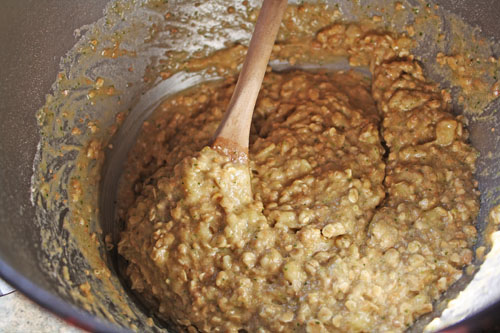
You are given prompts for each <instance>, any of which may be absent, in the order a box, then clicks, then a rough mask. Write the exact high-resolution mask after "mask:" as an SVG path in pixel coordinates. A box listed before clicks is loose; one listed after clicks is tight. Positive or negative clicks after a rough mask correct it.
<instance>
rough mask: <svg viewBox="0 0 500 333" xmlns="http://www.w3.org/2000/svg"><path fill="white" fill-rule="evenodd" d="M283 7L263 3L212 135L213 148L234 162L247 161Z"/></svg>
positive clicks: (268, 0) (277, 0) (276, 1)
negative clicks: (252, 130) (230, 94)
mask: <svg viewBox="0 0 500 333" xmlns="http://www.w3.org/2000/svg"><path fill="white" fill-rule="evenodd" d="M286 6H287V0H264V2H263V4H262V8H261V10H260V13H259V17H258V18H257V23H256V24H255V30H254V32H253V35H252V39H251V40H250V46H249V47H248V51H247V55H246V58H245V62H244V63H243V68H242V69H241V72H240V76H239V77H238V82H237V83H236V87H235V89H234V92H233V96H232V97H231V101H230V102H229V107H228V108H227V110H226V113H225V115H224V119H223V120H222V122H221V124H220V125H219V128H218V129H217V131H216V132H215V139H214V142H213V144H212V147H213V148H214V149H217V150H219V151H221V152H222V153H224V154H227V155H229V156H230V157H231V158H232V160H233V161H237V162H242V163H246V162H247V161H248V141H249V137H250V125H251V123H252V114H253V109H254V107H255V103H256V101H257V96H258V94H259V90H260V87H261V85H262V80H263V79H264V74H265V73H266V68H267V64H268V62H269V57H270V56H271V51H272V49H273V45H274V41H275V40H276V35H277V34H278V29H279V27H280V24H281V19H282V18H283V13H284V12H285V9H286Z"/></svg>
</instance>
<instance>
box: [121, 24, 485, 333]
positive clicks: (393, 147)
mask: <svg viewBox="0 0 500 333" xmlns="http://www.w3.org/2000/svg"><path fill="white" fill-rule="evenodd" d="M352 27H353V26H347V27H344V28H339V27H337V26H335V27H332V29H333V30H331V31H328V29H324V30H322V32H321V33H319V34H318V36H317V39H316V40H315V41H314V42H315V43H316V44H315V45H316V46H317V47H321V48H322V49H323V50H324V51H325V52H328V50H329V49H330V48H334V47H335V45H334V44H335V43H337V42H336V41H339V40H340V41H343V42H342V43H344V44H346V43H347V44H349V43H350V44H349V45H344V46H342V47H345V49H346V50H347V51H346V52H347V53H348V54H350V56H351V58H352V60H353V61H355V62H357V64H362V65H369V66H370V69H371V72H372V75H373V78H372V82H371V85H370V82H369V80H367V79H366V78H364V77H362V76H360V75H359V74H355V73H337V74H331V73H330V74H325V73H305V72H300V71H294V72H290V73H285V74H276V73H268V75H267V76H266V78H265V81H264V84H263V88H262V91H261V94H260V97H259V100H258V104H257V106H256V111H255V115H254V122H253V128H252V134H251V144H250V152H249V154H250V165H249V168H250V173H249V172H248V166H245V165H240V164H234V163H232V162H231V161H230V160H229V158H227V157H225V156H221V155H220V154H219V153H217V152H216V151H214V150H212V149H210V148H208V147H206V148H203V147H204V146H207V145H209V143H210V138H211V136H212V134H213V133H214V131H215V128H216V127H217V125H218V122H219V121H220V119H221V118H222V114H223V111H224V109H225V107H226V105H227V103H228V102H229V98H230V96H231V93H232V89H233V88H234V78H233V79H228V80H226V81H225V82H222V83H219V84H216V85H213V84H212V85H204V86H201V87H197V88H196V89H195V90H192V91H189V92H186V93H184V94H181V95H178V96H176V97H173V98H172V99H169V100H168V101H166V102H165V103H164V104H163V105H162V106H161V108H160V109H159V110H158V113H157V114H156V116H154V117H153V118H152V119H151V120H150V121H149V122H147V123H146V124H145V133H147V135H144V136H142V137H141V139H140V140H139V141H138V144H137V146H136V148H135V149H134V151H133V152H132V155H131V158H130V164H129V167H128V169H127V173H126V175H125V177H126V178H128V180H129V181H130V182H131V183H135V188H134V187H130V188H129V189H128V192H127V193H125V195H124V196H123V198H124V199H123V200H124V201H126V202H127V203H130V209H128V211H126V213H125V212H124V214H125V216H126V220H127V221H126V229H125V231H124V232H123V233H122V236H121V241H120V243H119V252H120V253H121V254H122V256H124V257H125V258H126V259H127V260H128V262H129V264H128V268H127V274H128V276H129V278H130V281H131V285H132V288H133V289H134V290H136V291H138V292H140V293H141V294H142V295H143V296H144V297H145V298H147V299H150V300H154V301H155V302H156V303H157V308H156V311H157V312H158V313H159V314H160V315H161V316H163V317H165V318H169V319H172V320H173V321H174V322H176V323H177V324H179V325H181V326H184V327H186V329H187V330H188V331H195V330H199V331H203V332H208V331H216V332H217V331H219V332H238V331H239V330H241V329H244V330H247V331H248V332H256V331H257V332H290V331H299V332H300V331H307V332H335V331H339V332H340V331H353V332H356V331H357V332H371V331H403V330H405V329H406V328H407V327H408V326H409V325H411V324H412V323H413V321H414V320H415V319H416V318H417V317H418V316H420V315H422V314H424V313H427V312H429V311H431V310H432V301H433V300H435V299H437V298H438V297H439V296H440V294H441V293H442V292H443V291H444V290H446V289H447V288H448V287H449V286H450V285H451V284H452V283H453V282H454V281H456V280H457V279H458V278H459V277H460V276H461V274H462V267H463V266H464V265H467V264H468V263H470V261H471V260H472V255H473V254H472V251H471V250H470V248H471V247H472V245H473V243H474V241H475V237H476V229H475V227H474V225H473V222H474V219H475V216H476V214H477V211H478V208H479V206H478V200H477V197H478V193H477V191H476V190H475V188H476V185H477V184H476V183H475V181H474V179H473V172H474V162H475V158H476V152H475V151H474V149H473V148H471V147H470V146H469V145H468V144H467V143H466V140H467V131H466V130H465V129H464V127H463V124H462V122H461V119H457V118H455V117H453V116H452V114H451V113H450V109H449V105H448V103H449V100H448V95H447V94H446V93H444V92H441V91H440V90H439V89H438V87H437V86H436V85H434V84H431V83H429V82H427V81H426V80H425V77H424V75H423V72H422V69H421V67H420V65H419V64H418V63H417V62H416V61H414V60H413V59H412V57H411V55H410V54H409V53H408V52H407V51H406V50H405V49H404V47H401V45H400V44H398V40H397V39H395V38H393V37H391V36H390V35H388V34H382V33H373V32H372V31H364V32H363V30H362V29H358V28H356V26H354V28H352ZM345 34H348V35H349V37H348V38H347V37H346V36H345ZM329 39H332V40H331V41H329ZM153 134H154V135H153ZM384 146H385V147H384ZM249 175H250V178H249ZM141 179H145V180H144V181H141ZM248 182H251V187H252V193H249V192H246V191H245V190H244V189H246V188H248V187H247V186H245V184H247V183H248ZM127 198H128V199H127Z"/></svg>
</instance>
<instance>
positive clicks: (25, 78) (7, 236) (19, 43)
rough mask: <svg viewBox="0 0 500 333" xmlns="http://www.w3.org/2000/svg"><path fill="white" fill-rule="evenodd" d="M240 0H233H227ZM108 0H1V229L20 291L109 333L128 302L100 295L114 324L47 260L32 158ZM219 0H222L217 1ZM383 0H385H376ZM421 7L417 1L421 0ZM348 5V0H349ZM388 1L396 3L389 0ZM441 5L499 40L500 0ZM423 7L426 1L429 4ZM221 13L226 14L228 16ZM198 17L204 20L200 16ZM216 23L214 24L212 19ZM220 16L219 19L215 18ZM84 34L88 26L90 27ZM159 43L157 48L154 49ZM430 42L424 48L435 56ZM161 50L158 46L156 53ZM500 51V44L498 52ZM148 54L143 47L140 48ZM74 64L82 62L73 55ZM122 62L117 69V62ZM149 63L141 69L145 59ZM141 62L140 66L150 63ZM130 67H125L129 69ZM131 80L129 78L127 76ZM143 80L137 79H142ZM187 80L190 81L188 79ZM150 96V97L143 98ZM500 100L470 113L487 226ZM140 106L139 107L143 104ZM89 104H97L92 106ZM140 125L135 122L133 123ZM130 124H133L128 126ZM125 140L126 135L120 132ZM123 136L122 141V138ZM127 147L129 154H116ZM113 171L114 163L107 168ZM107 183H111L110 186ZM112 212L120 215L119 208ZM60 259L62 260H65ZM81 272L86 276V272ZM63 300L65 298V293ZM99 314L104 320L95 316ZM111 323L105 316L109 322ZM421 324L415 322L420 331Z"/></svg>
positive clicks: (494, 191) (1, 265)
mask: <svg viewBox="0 0 500 333" xmlns="http://www.w3.org/2000/svg"><path fill="white" fill-rule="evenodd" d="M228 1H231V0H228ZM106 2H107V1H99V0H89V1H85V2H82V1H77V0H73V1H63V0H46V1H43V2H42V1H13V0H12V1H4V2H2V3H1V4H0V43H1V44H0V45H2V47H1V48H0V80H1V81H0V82H1V83H0V227H1V228H0V230H1V231H2V241H1V242H0V273H1V274H2V275H4V276H5V278H6V279H8V280H9V282H10V283H11V284H13V285H15V286H16V287H17V288H18V289H20V290H22V291H24V292H25V293H27V294H28V295H30V297H32V298H33V299H35V300H36V301H37V302H39V303H41V304H43V305H44V306H46V307H48V308H50V309H51V310H52V311H56V312H58V313H59V314H60V315H63V316H69V317H71V318H73V320H75V321H76V322H78V323H80V325H84V326H86V327H88V328H93V329H97V330H100V331H115V330H120V328H119V325H120V324H123V323H122V322H121V321H120V318H121V315H118V313H119V312H120V311H119V310H120V307H121V304H113V303H108V302H106V301H102V302H101V300H100V299H98V300H97V301H96V303H99V304H98V305H100V306H103V307H109V308H110V313H111V315H110V316H111V317H113V318H115V320H116V321H118V325H113V326H111V325H110V324H109V322H107V320H106V319H103V318H104V317H105V316H104V314H103V313H101V312H99V311H98V310H95V309H91V310H89V311H86V310H83V308H82V305H81V303H80V302H79V300H78V299H77V298H75V297H73V296H72V294H71V291H72V290H71V288H69V287H68V285H66V284H63V283H62V282H61V280H60V279H59V275H60V272H59V271H52V270H50V269H48V268H47V267H46V266H43V265H41V264H40V259H42V258H44V257H45V256H46V253H45V248H44V246H45V244H43V243H42V239H41V236H40V230H39V228H40V224H39V223H37V222H36V217H35V210H34V207H33V205H32V204H31V201H30V179H31V176H32V173H33V172H32V164H33V159H34V156H35V152H36V148H37V143H38V141H39V136H38V132H37V126H36V121H35V112H36V111H37V110H38V109H39V108H40V107H41V106H42V105H43V103H44V100H45V94H46V93H48V92H49V91H50V88H51V85H52V83H53V82H54V81H55V77H56V74H57V72H58V71H59V59H60V58H61V57H63V56H64V55H65V54H66V52H67V51H68V50H69V49H71V47H72V46H73V45H74V44H75V43H76V41H77V38H75V37H74V35H73V31H74V29H76V28H79V27H80V26H82V25H84V24H88V23H92V22H95V21H96V20H97V19H99V18H100V17H101V16H102V10H103V8H104V6H105V4H106ZM214 2H215V1H214ZM375 2H376V3H379V2H380V3H382V2H386V1H375ZM412 2H413V3H414V4H415V5H416V4H418V3H419V1H417V0H414V1H413V0H412ZM341 3H342V4H343V5H345V4H347V5H346V6H348V4H349V2H348V1H343V2H341ZM386 3H387V2H386ZM391 3H392V2H391ZM439 3H440V5H441V6H442V7H444V8H445V9H449V10H451V11H452V12H455V13H458V14H460V15H462V16H463V17H464V19H465V20H466V21H468V22H471V23H472V24H474V25H479V26H481V27H482V28H483V33H484V34H485V35H487V36H489V37H491V38H495V39H497V40H500V29H498V27H497V21H498V17H500V5H499V4H497V1H495V0H482V1H472V0H471V1H466V0H459V1H454V0H442V1H439ZM422 5H425V3H423V2H422ZM172 6H175V4H174V5H172ZM172 8H173V9H175V10H181V9H182V8H183V9H184V10H186V11H188V10H189V6H185V8H184V7H182V2H179V5H178V7H175V8H174V7H172ZM218 10H220V8H219V9H218ZM221 17H222V14H221ZM198 23H199V22H198ZM204 23H206V24H208V23H209V22H204ZM211 23H213V22H211ZM83 34H85V31H84V32H83ZM248 36H249V34H248V33H246V32H245V31H244V30H237V29H236V28H235V29H234V31H233V32H232V34H227V35H224V36H223V37H221V38H220V39H219V40H218V41H217V42H215V43H214V42H213V41H212V42H210V41H207V40H204V39H203V38H201V37H200V39H199V40H198V42H200V43H206V45H207V46H208V47H212V48H220V47H222V46H223V41H224V40H225V39H227V38H230V37H232V38H235V39H239V40H245V39H247V38H248ZM194 46H195V45H194V42H193V41H187V40H178V41H174V40H172V41H171V45H170V47H172V48H174V49H175V48H176V47H177V48H179V47H183V48H186V49H189V48H190V47H194ZM154 47H156V48H157V49H154ZM162 48H165V45H163V44H160V43H158V45H153V46H152V47H151V49H150V50H149V49H148V50H142V51H140V52H139V57H138V58H140V57H141V56H142V57H144V59H137V62H138V63H140V61H141V60H142V61H143V62H144V63H147V62H150V63H153V64H154V61H155V60H154V59H149V57H151V58H153V57H154V56H158V54H154V52H161V53H163V52H164V50H163V49H162ZM430 49H431V48H422V51H425V52H428V53H425V52H424V55H425V54H427V56H428V55H429V54H430V51H429V50H430ZM155 50H156V51H155ZM497 51H498V50H494V52H497ZM141 52H143V53H141ZM497 55H498V54H497ZM73 64H76V62H75V63H73ZM125 65H126V64H125V63H124V64H121V63H119V62H116V63H113V64H111V65H110V67H109V68H104V69H103V68H97V69H93V72H91V73H90V75H96V72H98V71H99V70H101V71H107V72H109V75H115V76H116V77H117V80H120V78H121V80H122V81H123V82H125V81H124V80H125V79H124V76H120V75H122V74H121V73H122V72H126V68H127V67H123V68H122V67H120V66H125ZM113 66H115V67H113ZM141 66H142V67H141ZM141 66H139V68H141V70H143V69H144V68H145V64H143V65H141ZM120 69H121V70H120ZM141 70H138V71H137V72H138V73H133V74H130V75H135V76H134V77H128V78H127V80H132V79H134V80H136V81H137V82H138V83H137V87H134V89H133V90H131V92H134V94H138V95H140V92H141V89H146V88H147V87H146V85H144V84H142V83H139V81H140V78H141V73H140V71H141ZM197 80H198V79H197V78H196V77H190V76H189V75H188V76H183V75H178V76H175V77H173V78H171V80H167V81H165V83H164V86H157V87H156V88H155V89H152V90H150V92H149V93H148V94H146V95H143V96H142V97H141V98H140V99H137V98H133V97H134V96H128V97H127V98H128V99H126V100H123V105H126V106H130V107H131V108H132V113H131V115H132V116H133V117H136V118H135V121H137V120H138V119H143V118H144V117H145V116H146V114H145V113H144V112H143V111H144V110H145V109H148V107H149V110H150V109H151V106H152V105H154V104H155V103H157V102H158V100H159V99H161V97H160V96H159V94H161V93H159V91H160V92H163V93H164V92H165V91H166V90H164V89H171V91H170V92H174V91H176V90H178V89H180V88H182V87H184V86H189V85H191V84H193V83H194V82H197ZM123 82H122V83H123ZM134 82H135V81H134ZM180 83H182V85H181V84H180ZM141 103H142V104H141ZM498 108H499V103H498V101H497V102H495V103H493V104H492V105H491V106H490V107H489V108H488V110H487V111H486V114H487V115H490V116H491V120H490V121H488V122H485V121H476V120H474V119H471V121H470V127H469V128H470V130H471V142H472V143H473V144H474V146H475V147H477V148H478V149H479V150H480V151H481V152H482V156H481V158H480V159H479V162H478V168H479V172H478V177H479V180H480V187H481V190H482V192H483V196H482V198H481V200H482V209H481V214H480V218H479V221H480V224H479V226H480V228H483V229H484V225H485V222H484V221H485V218H486V215H487V213H488V211H489V209H490V208H491V207H492V206H493V205H495V204H498V203H499V202H498V198H499V193H498V191H499V190H498V188H499V186H500V172H498V171H499V170H500V160H499V159H498V156H497V154H496V152H498V151H499V145H500V143H499V140H500V136H498V134H493V132H491V128H492V127H494V128H495V130H496V132H495V133H499V131H500V126H499V122H500V114H498V113H497V112H496V111H497V110H498ZM134 110H136V111H134ZM88 112H96V111H95V110H92V109H89V110H88ZM132 119H133V118H132V117H131V118H130V119H129V120H128V125H127V124H125V125H124V128H125V129H128V130H130V131H137V130H138V127H137V126H136V127H133V126H132V125H133V124H134V122H132ZM129 125H130V126H132V127H130V126H129ZM127 126H129V127H127ZM128 134H129V136H128V141H126V140H124V141H122V140H117V141H116V144H117V147H116V148H117V149H116V150H115V152H114V154H116V155H115V157H113V156H111V157H110V160H111V161H118V162H119V160H120V159H123V155H124V154H125V153H126V151H127V149H128V147H129V146H130V144H131V143H132V141H133V140H132V139H133V135H130V134H131V132H128ZM117 138H119V137H117ZM120 144H121V145H122V146H120ZM489 151H491V152H493V153H494V154H493V157H492V158H489V157H488V155H487V153H488V152H489ZM120 154H121V157H116V156H118V155H120ZM108 170H109V169H108ZM114 176H115V178H114V179H113V177H111V176H109V175H108V176H106V177H105V180H107V181H108V183H105V184H104V185H105V186H108V188H107V190H108V191H112V190H113V188H114V186H115V185H116V183H115V182H116V175H114ZM104 190H106V188H105V189H104ZM107 214H112V211H111V212H109V211H108V213H107ZM106 221H108V222H109V221H112V216H109V215H108V217H107V218H106V220H105V221H104V222H106ZM44 223H45V225H46V226H48V227H50V228H53V229H54V235H55V236H54V237H57V235H59V236H60V237H61V238H64V237H66V236H67V235H65V234H64V233H63V232H61V231H60V230H59V229H58V224H59V219H58V218H54V219H53V220H49V221H44ZM103 228H104V229H105V231H112V228H113V224H112V223H110V224H104V225H103ZM63 258H64V259H68V260H69V262H74V263H76V264H75V265H74V267H72V268H71V269H72V271H71V272H70V274H71V275H72V276H77V277H78V278H82V277H81V276H83V274H82V270H83V267H84V262H83V261H82V260H81V258H80V254H79V253H78V250H77V249H76V250H75V249H73V250H72V251H70V250H67V251H66V252H63V253H62V254H61V259H63ZM56 264H57V263H56V262H55V263H54V267H57V265H56ZM80 275H81V276H80ZM499 280H500V276H496V277H494V279H492V280H491V281H490V283H491V284H495V283H496V284H497V285H499V284H500V282H499ZM468 282H470V278H469V279H467V278H465V279H463V280H462V281H461V282H460V283H459V284H457V286H455V287H454V288H452V290H451V291H450V292H449V294H450V295H456V294H457V293H458V291H460V290H461V289H463V288H464V287H465V285H466V284H467V283H468ZM92 288H95V290H97V291H99V293H101V294H104V296H105V294H106V292H107V289H106V286H103V285H100V284H99V283H98V282H92ZM63 300H64V301H63ZM124 302H126V303H130V304H132V303H133V302H134V299H133V297H131V298H128V297H127V298H126V299H125V301H124ZM135 311H138V312H140V308H135V306H134V315H133V316H134V317H135V318H134V320H133V322H134V323H136V324H137V325H138V327H139V329H142V330H159V328H158V327H159V326H158V325H160V324H161V323H156V324H155V327H154V328H149V326H147V325H146V324H145V323H144V322H145V320H144V318H146V317H147V313H145V314H140V313H136V312H135ZM96 318H99V319H98V320H96ZM428 319H429V317H427V318H424V319H423V320H422V321H421V324H422V325H423V323H425V322H426V320H428ZM105 321H106V322H107V324H102V323H103V322H105ZM419 327H421V326H418V325H417V326H416V327H415V329H416V330H418V329H419Z"/></svg>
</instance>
